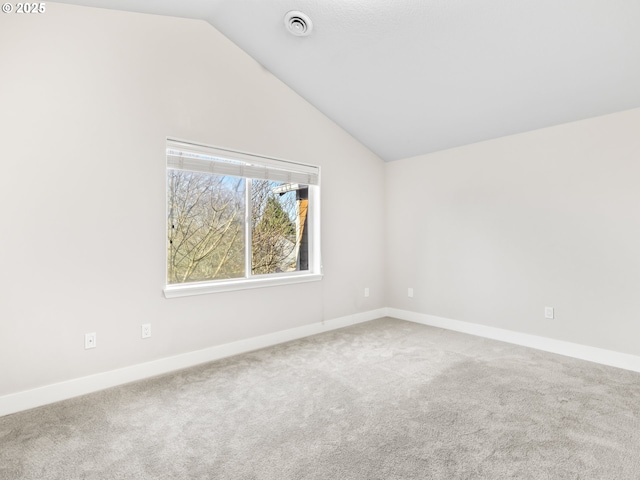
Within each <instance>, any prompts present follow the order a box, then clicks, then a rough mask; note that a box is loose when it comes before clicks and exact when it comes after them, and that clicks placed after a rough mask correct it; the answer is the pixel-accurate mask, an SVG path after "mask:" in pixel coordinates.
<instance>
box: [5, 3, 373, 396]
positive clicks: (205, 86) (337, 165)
mask: <svg viewBox="0 0 640 480" xmlns="http://www.w3.org/2000/svg"><path fill="white" fill-rule="evenodd" d="M0 71H1V74H0V132H1V138H2V172H1V174H0V204H1V205H2V217H1V218H2V225H3V228H2V234H1V238H2V239H1V248H0V396H2V395H6V394H10V393H14V392H20V391H23V390H27V389H31V388H34V387H38V386H42V385H48V384H51V383H54V382H60V381H63V380H67V379H74V378H78V377H81V376H84V375H89V374H93V373H98V372H104V371H109V370H112V369H116V368H120V367H126V366H129V365H134V364H137V363H140V362H145V361H149V360H153V359H158V358H163V357H167V356H170V355H176V354H180V353H183V352H189V351H193V350H197V349H201V348H205V347H210V346H214V345H220V344H225V343H228V342H231V341H234V340H238V339H243V338H249V337H254V336H257V335H262V334H267V333H271V332H276V331H279V330H284V329H288V328H294V327H298V326H302V325H305V324H311V323H314V322H319V321H321V320H324V319H332V318H336V317H340V316H345V315H351V314H355V313H358V312H363V311H369V310H372V309H376V308H380V307H382V306H384V305H385V303H386V302H385V299H384V288H383V286H384V284H383V282H384V279H383V269H382V262H381V259H382V258H383V257H384V243H383V242H384V238H383V237H384V230H383V228H384V226H383V220H384V219H383V210H384V199H383V196H382V194H381V192H382V191H383V189H384V181H383V173H384V166H383V163H382V162H381V160H380V159H379V158H378V157H377V156H375V155H374V154H372V153H371V152H370V151H368V150H367V149H365V148H364V147H363V146H361V145H360V144H359V143H358V142H356V141H355V140H354V139H353V138H351V137H350V136H349V135H347V134H346V133H345V132H344V131H343V130H341V129H340V128H338V127H337V126H336V125H335V124H333V123H332V122H331V121H329V120H328V119H327V118H326V117H324V116H323V115H321V114H320V113H319V112H318V111H317V110H315V109H314V108H313V107H312V106H310V105H309V104H308V103H307V102H305V101H304V100H303V99H301V98H300V97H299V96H297V95H296V94H295V93H293V92H292V91H291V90H290V89H289V88H288V87H286V86H285V85H284V84H282V83H281V82H280V81H278V80H277V79H275V78H274V77H273V76H272V75H271V74H269V73H268V72H266V71H265V70H264V69H263V68H262V67H260V65H258V64H257V63H256V62H255V61H253V60H252V59H251V58H249V57H248V56H247V55H245V54H244V53H243V52H242V51H240V50H239V49H238V48H237V47H236V46H234V45H233V44H232V43H230V42H229V41H228V40H227V39H226V38H224V37H223V36H222V35H221V34H220V33H219V32H217V31H216V30H215V29H214V28H213V27H211V26H210V25H209V24H207V23H205V22H201V21H194V20H186V19H177V18H169V17H159V16H152V15H142V14H133V13H125V12H115V11H108V10H100V9H91V8H85V7H76V6H69V5H62V4H56V3H48V4H47V12H46V14H42V15H16V14H12V15H4V14H3V15H1V16H0ZM167 136H171V137H178V138H183V139H187V140H192V141H195V142H203V143H207V144H211V145H217V146H221V147H225V148H231V149H237V150H242V151H248V152H253V153H260V154H264V155H268V156H274V157H280V158H285V159H290V160H294V161H296V160H297V161H302V162H308V163H312V164H317V165H320V166H321V167H322V248H323V259H324V273H325V278H324V280H323V281H321V282H315V283H309V284H300V285H293V286H283V287H273V288H266V289H258V290H251V291H242V292H234V293H222V294H214V295H203V296H198V297H188V298H178V299H171V300H167V299H165V298H164V297H163V294H162V288H163V286H164V278H165V262H164V258H165V155H164V149H165V139H166V137H167ZM362 169H365V170H366V171H367V181H366V182H363V181H361V180H360V178H361V177H360V174H359V172H360V170H362ZM364 287H369V288H370V289H371V297H370V298H367V299H365V298H363V295H362V291H363V288H364ZM146 322H150V323H151V324H152V326H153V337H152V338H151V339H150V340H144V341H143V340H141V339H140V324H142V323H146ZM93 331H95V332H97V345H98V347H97V348H96V349H94V350H87V351H85V350H84V345H83V342H84V334H85V333H86V332H93Z"/></svg>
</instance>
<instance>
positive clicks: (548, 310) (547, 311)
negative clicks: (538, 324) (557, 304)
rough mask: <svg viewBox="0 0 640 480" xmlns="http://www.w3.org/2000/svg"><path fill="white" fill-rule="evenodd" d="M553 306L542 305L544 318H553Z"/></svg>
mask: <svg viewBox="0 0 640 480" xmlns="http://www.w3.org/2000/svg"><path fill="white" fill-rule="evenodd" d="M553 317H554V314H553V307H544V318H549V319H553Z"/></svg>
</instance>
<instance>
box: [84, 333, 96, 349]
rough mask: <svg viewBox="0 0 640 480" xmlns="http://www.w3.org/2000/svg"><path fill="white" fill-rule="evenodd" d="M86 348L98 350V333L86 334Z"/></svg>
mask: <svg viewBox="0 0 640 480" xmlns="http://www.w3.org/2000/svg"><path fill="white" fill-rule="evenodd" d="M84 348H85V350H88V349H89V348H96V332H91V333H85V334H84Z"/></svg>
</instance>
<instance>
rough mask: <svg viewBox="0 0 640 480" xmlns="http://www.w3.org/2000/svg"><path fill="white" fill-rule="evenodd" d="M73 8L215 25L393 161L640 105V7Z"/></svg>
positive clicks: (184, 4) (467, 3)
mask: <svg viewBox="0 0 640 480" xmlns="http://www.w3.org/2000/svg"><path fill="white" fill-rule="evenodd" d="M64 3H74V4H78V5H86V6H93V7H104V8H111V9H120V10H130V11H136V12H145V13H155V14H161V15H173V16H180V17H189V18H201V19H204V20H206V21H208V22H209V23H211V24H212V25H213V26H214V27H216V28H217V29H218V30H220V31H221V32H222V33H223V34H224V35H226V36H227V37H228V38H229V39H230V40H231V41H233V42H234V43H235V44H237V45H238V46H239V47H241V48H242V49H243V50H245V51H246V52H247V53H248V54H249V55H251V56H252V57H253V58H255V59H256V60H257V61H258V62H259V63H260V64H262V65H263V66H264V67H265V68H267V69H268V70H269V71H271V72H272V73H273V74H274V75H276V76H277V77H278V78H280V79H281V80H282V81H283V82H284V83H286V84H287V85H289V86H290V87H291V88H292V89H293V90H295V91H296V92H298V93H299V94H300V95H301V96H302V97H304V98H305V99H307V100H308V101H309V102H310V103H312V104H313V105H315V106H316V107H317V108H318V109H319V110H320V111H322V112H323V113H324V114H325V115H327V116H328V117H330V118H331V119H333V120H334V121H335V122H336V123H338V124H339V125H340V126H342V127H343V128H344V129H345V130H347V131H348V132H350V133H351V134H352V135H353V136H354V137H355V138H357V139H358V140H360V141H361V142H362V143H363V144H365V145H367V146H368V147H369V148H370V149H371V150H373V151H374V152H376V153H377V154H378V155H379V156H380V157H382V158H383V159H384V160H396V159H400V158H406V157H411V156H415V155H420V154H424V153H429V152H434V151H438V150H443V149H447V148H451V147H456V146H460V145H465V144H469V143H474V142H478V141H482V140H488V139H491V138H497V137H501V136H504V135H510V134H514V133H519V132H524V131H528V130H533V129H537V128H542V127H548V126H551V125H557V124H560V123H565V122H571V121H575V120H580V119H584V118H588V117H593V116H598V115H603V114H607V113H613V112H617V111H621V110H627V109H630V108H636V107H640V1H639V0H402V1H401V0H298V1H294V0H66V1H65V2H64ZM289 10H300V11H302V12H304V13H306V14H307V15H308V16H309V17H310V18H311V20H312V22H313V32H312V33H311V35H310V36H308V37H295V36H293V35H291V34H289V33H288V32H286V30H285V28H284V21H283V18H284V15H285V13H287V12H288V11H289Z"/></svg>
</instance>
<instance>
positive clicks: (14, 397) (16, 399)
mask: <svg viewBox="0 0 640 480" xmlns="http://www.w3.org/2000/svg"><path fill="white" fill-rule="evenodd" d="M385 314H386V309H384V308H381V309H378V310H370V311H367V312H361V313H356V314H354V315H347V316H344V317H339V318H334V319H332V320H326V321H322V322H318V323H313V324H311V325H303V326H301V327H296V328H291V329H289V330H282V331H280V332H274V333H270V334H267V335H262V336H259V337H254V338H248V339H245V340H239V341H237V342H233V343H227V344H224V345H218V346H215V347H210V348H205V349H203V350H197V351H194V352H188V353H183V354H180V355H175V356H173V357H167V358H161V359H159V360H154V361H152V362H147V363H141V364H138V365H132V366H130V367H125V368H120V369H118V370H111V371H108V372H104V373H98V374H95V375H90V376H87V377H81V378H76V379H73V380H67V381H65V382H60V383H55V384H52V385H45V386H43V387H39V388H34V389H33V390H26V391H24V392H18V393H14V394H10V395H5V396H3V397H0V417H1V416H3V415H9V414H11V413H16V412H20V411H22V410H28V409H30V408H35V407H40V406H42V405H47V404H49V403H54V402H59V401H61V400H66V399H69V398H73V397H77V396H79V395H85V394H87V393H92V392H97V391H99V390H104V389H106V388H110V387H115V386H117V385H122V384H125V383H129V382H134V381H136V380H142V379H145V378H149V377H154V376H156V375H161V374H164V373H168V372H172V371H175V370H180V369H182V368H187V367H193V366H195V365H199V364H201V363H206V362H211V361H214V360H219V359H221V358H225V357H230V356H232V355H238V354H240V353H246V352H250V351H252V350H258V349H260V348H265V347H270V346H273V345H277V344H279V343H284V342H289V341H291V340H297V339H299V338H304V337H308V336H310V335H316V334H318V333H323V332H328V331H330V330H335V329H338V328H343V327H347V326H349V325H355V324H357V323H362V322H368V321H369V320H375V319H376V318H380V317H384V316H385Z"/></svg>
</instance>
